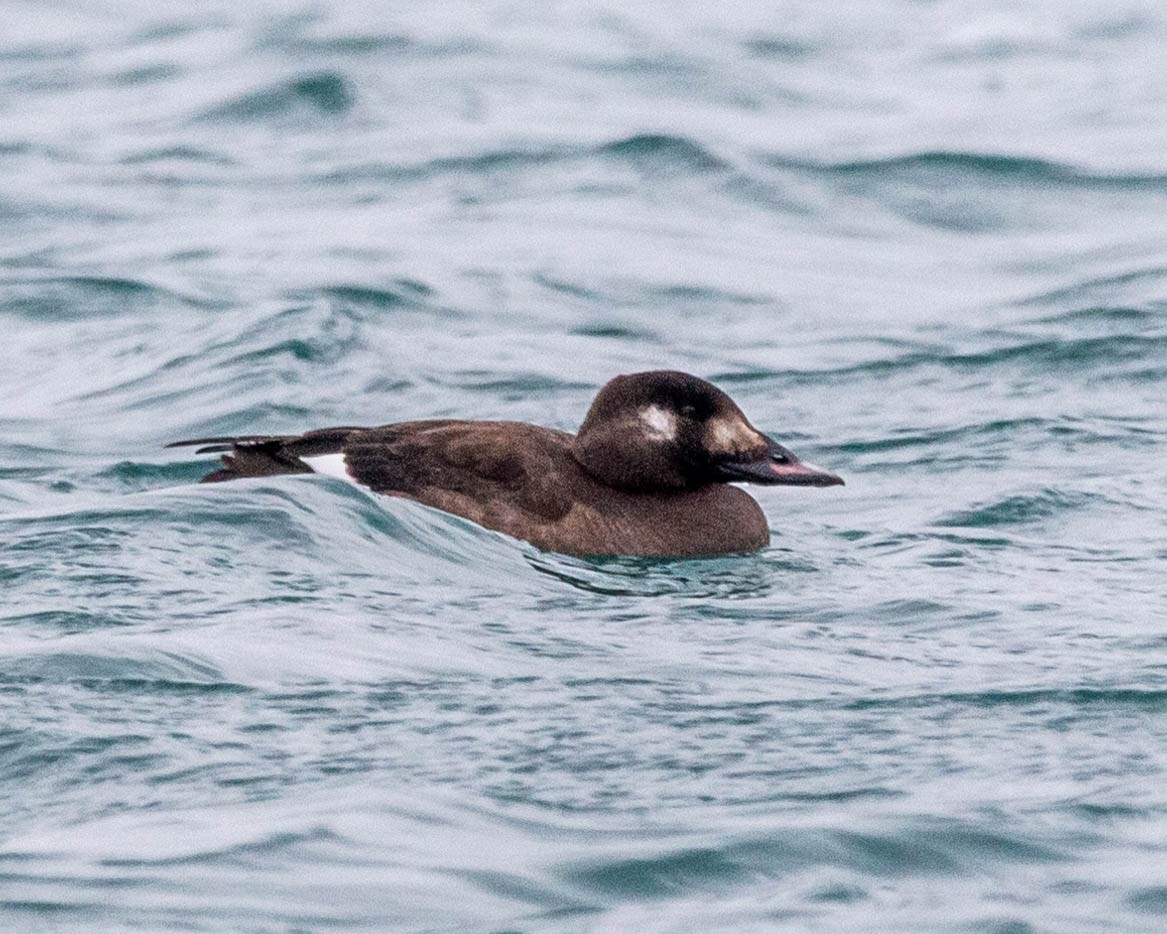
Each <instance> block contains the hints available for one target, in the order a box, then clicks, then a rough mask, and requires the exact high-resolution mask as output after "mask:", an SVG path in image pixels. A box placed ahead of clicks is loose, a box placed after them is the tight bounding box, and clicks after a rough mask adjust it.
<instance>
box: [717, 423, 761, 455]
mask: <svg viewBox="0 0 1167 934" xmlns="http://www.w3.org/2000/svg"><path fill="white" fill-rule="evenodd" d="M708 431H709V435H708V437H709V440H710V442H711V443H712V447H713V449H714V450H716V451H741V450H745V449H746V448H749V447H753V446H754V445H756V444H757V443H758V442H759V440H761V439H760V438H759V437H758V433H757V432H756V431H753V430H752V429H751V428H750V427H749V426H748V425H746V424H745V422H741V421H737V420H731V419H728V418H715V419H712V420H711V421H710V422H709V429H708Z"/></svg>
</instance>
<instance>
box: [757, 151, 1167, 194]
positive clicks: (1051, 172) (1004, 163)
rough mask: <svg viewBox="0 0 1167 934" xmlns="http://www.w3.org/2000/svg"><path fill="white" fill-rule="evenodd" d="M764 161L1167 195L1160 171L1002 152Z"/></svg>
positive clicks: (834, 170)
mask: <svg viewBox="0 0 1167 934" xmlns="http://www.w3.org/2000/svg"><path fill="white" fill-rule="evenodd" d="M764 161H765V163H766V164H768V165H770V166H773V167H775V168H781V169H791V170H794V171H798V172H808V173H812V174H815V175H821V176H827V177H830V176H835V177H842V178H854V177H863V178H871V179H895V180H897V181H915V182H929V183H931V182H940V181H943V183H944V185H945V186H946V187H947V186H951V185H962V184H967V185H969V186H971V187H975V188H977V189H978V190H983V189H984V186H985V185H986V184H990V183H1000V182H1008V183H1011V184H1018V185H1021V186H1024V187H1035V188H1043V189H1044V188H1049V187H1066V188H1095V189H1104V190H1128V191H1146V190H1152V191H1161V192H1167V175H1164V174H1159V173H1149V174H1142V173H1133V174H1132V173H1128V174H1122V173H1106V172H1092V171H1089V170H1087V169H1083V168H1079V167H1077V166H1074V165H1072V164H1069V163H1065V162H1055V161H1052V160H1048V159H1038V158H1033V157H1028V156H1011V155H1006V154H1002V153H977V152H960V151H933V152H916V153H907V154H903V155H897V156H888V157H884V158H878V159H861V160H853V161H843V162H819V161H812V160H804V159H791V158H789V157H785V156H780V155H771V156H767V157H765V159H764Z"/></svg>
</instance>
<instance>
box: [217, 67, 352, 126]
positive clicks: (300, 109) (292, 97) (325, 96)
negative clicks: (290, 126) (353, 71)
mask: <svg viewBox="0 0 1167 934" xmlns="http://www.w3.org/2000/svg"><path fill="white" fill-rule="evenodd" d="M355 104H356V91H355V89H354V88H353V86H352V83H351V82H350V81H349V79H348V78H347V77H346V76H345V75H344V74H342V73H341V72H339V71H318V72H312V73H309V74H304V75H299V76H297V77H293V78H288V79H286V80H284V81H280V82H279V83H277V84H274V85H270V86H268V87H265V88H262V89H260V90H257V91H251V92H249V93H247V94H244V95H242V96H240V97H237V98H235V99H234V100H231V101H227V102H226V103H223V104H219V105H218V106H215V107H212V108H210V109H208V110H205V111H203V112H202V113H201V114H200V115H199V116H198V118H197V119H198V120H200V121H204V122H233V123H244V122H251V121H254V120H272V119H275V118H283V117H288V116H296V115H301V114H311V115H316V116H324V117H333V118H335V117H340V116H344V115H345V114H347V113H349V112H350V111H351V110H352V109H353V107H354V106H355Z"/></svg>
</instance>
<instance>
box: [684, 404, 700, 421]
mask: <svg viewBox="0 0 1167 934" xmlns="http://www.w3.org/2000/svg"><path fill="white" fill-rule="evenodd" d="M681 415H682V416H683V417H684V418H696V416H697V406H695V405H693V404H692V403H688V402H687V403H685V404H684V405H682V406H681Z"/></svg>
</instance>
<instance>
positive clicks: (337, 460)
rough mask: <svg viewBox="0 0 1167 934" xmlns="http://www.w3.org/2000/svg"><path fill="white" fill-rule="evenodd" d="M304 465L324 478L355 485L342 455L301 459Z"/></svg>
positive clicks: (325, 455) (322, 455)
mask: <svg viewBox="0 0 1167 934" xmlns="http://www.w3.org/2000/svg"><path fill="white" fill-rule="evenodd" d="M300 460H302V461H303V462H304V463H305V464H307V465H308V466H309V467H311V468H312V471H313V473H318V474H323V475H324V476H326V477H336V478H337V479H338V480H346V481H348V482H349V483H354V484H355V483H356V482H357V481H356V480H355V479H354V478H353V475H352V474H351V473H349V472H348V465H347V464H346V463H345V460H344V455H343V454H321V455H320V456H319V457H301V458H300Z"/></svg>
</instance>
